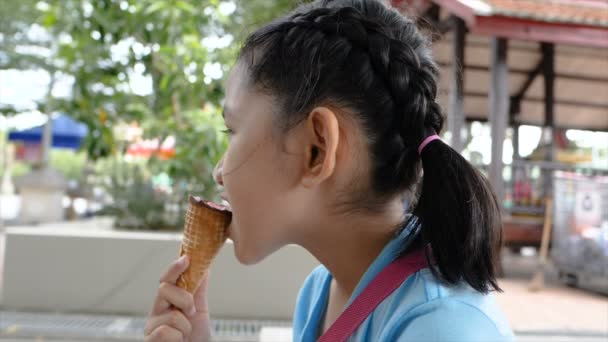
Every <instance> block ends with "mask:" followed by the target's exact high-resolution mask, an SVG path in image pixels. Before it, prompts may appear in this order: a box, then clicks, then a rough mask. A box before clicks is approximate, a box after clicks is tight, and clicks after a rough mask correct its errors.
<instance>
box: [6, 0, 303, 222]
mask: <svg viewBox="0 0 608 342" xmlns="http://www.w3.org/2000/svg"><path fill="white" fill-rule="evenodd" d="M231 4H235V5H236V6H233V7H234V8H233V9H234V11H233V12H232V13H230V11H229V10H228V9H230V7H231ZM294 5H295V1H293V0H277V1H267V0H238V1H234V2H231V1H219V0H62V1H32V0H20V1H0V32H3V33H4V35H3V37H2V38H1V39H0V70H1V69H10V68H16V69H23V70H26V69H43V70H46V71H47V72H48V73H49V74H50V75H51V76H52V77H53V78H62V77H65V78H68V79H69V78H71V79H73V81H74V82H73V87H72V94H71V96H70V97H68V98H56V97H53V96H52V93H50V92H49V94H50V95H49V96H48V97H47V98H46V99H44V101H42V102H41V103H40V104H39V108H38V109H39V110H40V111H42V112H46V113H50V112H53V111H61V112H64V113H68V114H69V115H70V116H72V117H74V118H75V119H77V120H80V121H82V122H84V123H85V124H86V125H87V126H88V128H89V132H90V134H89V136H88V137H87V138H86V139H85V140H84V146H83V152H84V153H86V156H87V158H88V159H89V160H91V161H97V160H98V161H103V160H104V159H113V158H114V156H117V155H122V154H123V153H124V151H125V149H126V148H127V146H128V144H127V143H126V142H125V141H124V140H123V138H122V137H120V136H117V135H116V134H115V131H114V127H116V126H117V125H118V124H124V123H130V122H133V121H136V122H138V123H139V125H140V126H141V127H142V128H143V129H144V134H145V136H144V138H159V139H160V141H163V140H164V139H165V137H167V136H170V135H172V136H174V137H175V138H176V154H175V157H174V158H172V159H170V160H159V159H156V158H151V159H150V161H149V163H148V164H147V165H145V166H141V167H139V168H140V169H141V170H148V171H149V172H150V173H151V174H152V175H157V174H161V173H162V174H167V175H168V176H169V177H170V178H171V180H172V191H171V196H172V197H173V198H174V199H175V200H176V201H177V200H180V199H183V198H185V196H186V195H187V194H188V193H195V194H197V195H202V196H204V197H206V198H209V199H215V200H217V197H215V196H216V189H215V185H214V182H213V179H212V170H213V166H214V165H215V163H216V162H217V160H218V159H219V158H220V156H221V154H222V152H223V150H224V148H225V145H226V139H225V137H224V136H222V135H218V134H217V132H218V131H219V130H221V129H222V127H223V123H222V120H221V116H220V108H221V101H222V99H223V96H224V90H223V82H224V80H225V78H226V76H227V73H228V71H229V69H230V67H231V66H232V64H233V63H234V59H235V57H236V54H237V52H238V49H239V47H240V45H241V42H242V39H243V38H244V37H245V35H246V34H247V33H248V32H249V31H251V30H253V29H254V28H255V27H257V26H259V25H261V24H263V23H265V22H268V21H270V20H271V19H272V18H274V17H277V16H279V15H281V14H283V13H285V12H287V11H288V10H289V9H291V8H292V7H293V6H294ZM32 27H36V28H38V31H44V32H46V35H47V36H48V37H47V38H48V39H47V38H44V37H43V38H42V39H39V38H40V37H38V38H36V37H32V36H31V35H28V34H27V33H28V31H30V30H31V28H32ZM213 41H219V42H223V45H222V44H220V46H212V45H211V44H210V43H209V42H213ZM25 45H27V46H31V47H34V49H29V50H28V49H17V47H23V46H25ZM36 49H38V50H36ZM41 49H42V50H43V51H44V54H40V53H36V52H35V51H38V52H40V51H41ZM32 51H34V52H32ZM0 112H2V113H5V114H8V113H15V112H18V111H16V110H15V109H14V108H8V107H7V108H5V107H2V108H0ZM56 158H59V157H57V156H56V157H55V159H56ZM61 158H63V157H61ZM61 158H60V159H61ZM56 162H57V161H55V163H56ZM62 163H63V164H66V163H68V161H67V159H65V158H63V159H62V161H61V162H59V164H62ZM78 167H79V166H78V165H76V164H73V165H70V166H67V164H66V168H67V169H66V170H65V172H67V173H68V174H69V175H71V176H76V174H77V171H76V170H77V169H78ZM125 167H126V166H125ZM127 168H128V167H127ZM125 172H126V171H125ZM138 172H140V171H134V170H131V171H129V172H126V173H125V174H124V175H123V176H125V175H126V176H129V177H134V178H136V179H137V181H126V180H125V181H118V179H119V178H120V177H119V178H117V180H116V181H114V182H110V183H108V184H107V187H108V188H109V189H111V190H110V191H111V192H112V193H113V195H114V196H119V197H120V199H117V200H116V203H117V207H116V208H115V212H116V213H117V215H119V216H120V217H131V216H132V215H131V214H127V212H129V211H133V213H136V215H135V217H138V218H139V219H140V220H141V222H143V223H141V222H140V221H137V222H139V223H133V224H134V226H136V227H140V226H141V224H146V225H154V223H153V221H154V220H158V221H157V222H158V223H157V224H158V225H160V226H166V225H171V224H178V223H176V222H177V221H171V220H169V221H167V220H165V219H164V218H162V215H161V217H156V216H154V215H157V214H158V215H160V214H159V213H160V212H162V210H161V208H160V207H159V203H162V201H164V200H165V199H164V198H162V196H160V195H158V194H154V195H152V194H151V193H149V191H152V190H151V189H149V188H148V186H149V185H150V184H151V183H150V180H149V177H144V176H143V175H139V174H138ZM142 172H143V171H142ZM126 176H125V177H126ZM150 177H151V176H150ZM131 187H134V189H131ZM135 194H137V195H135ZM148 195H150V196H148ZM159 196H160V197H159ZM115 199H116V197H115ZM127 199H128V200H127ZM125 201H126V202H125ZM130 201H135V202H137V203H130ZM146 201H147V202H146ZM156 201H159V203H157V202H156ZM127 202H129V203H127ZM144 203H145V205H144ZM146 208H147V211H146ZM165 211H166V210H165ZM123 221H125V222H136V220H132V219H126V220H123Z"/></svg>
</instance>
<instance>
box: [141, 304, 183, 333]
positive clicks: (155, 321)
mask: <svg viewBox="0 0 608 342" xmlns="http://www.w3.org/2000/svg"><path fill="white" fill-rule="evenodd" d="M162 326H169V327H172V328H174V329H177V330H178V331H179V332H181V335H182V336H183V337H187V336H190V333H192V325H191V324H190V321H189V320H188V319H187V318H186V316H184V314H183V313H182V312H180V311H179V310H170V311H167V312H165V313H163V314H162V315H160V316H153V317H150V318H149V319H148V321H147V322H146V327H145V328H144V336H148V335H152V334H153V332H154V331H155V330H156V329H157V328H158V327H162Z"/></svg>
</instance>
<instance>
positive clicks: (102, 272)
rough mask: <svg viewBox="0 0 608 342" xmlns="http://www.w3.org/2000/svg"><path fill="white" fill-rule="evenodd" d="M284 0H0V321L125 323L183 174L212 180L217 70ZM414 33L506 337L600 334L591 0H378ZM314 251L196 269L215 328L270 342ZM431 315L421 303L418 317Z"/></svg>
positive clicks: (3, 336) (602, 71)
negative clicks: (469, 191)
mask: <svg viewBox="0 0 608 342" xmlns="http://www.w3.org/2000/svg"><path fill="white" fill-rule="evenodd" d="M297 3H298V2H297V1H295V0H280V1H276V0H275V1H268V0H247V1H245V0H240V1H238V0H228V1H219V0H200V1H195V0H139V1H135V0H62V1H34V0H2V1H0V114H1V115H0V164H1V166H2V167H1V177H0V222H1V224H0V341H12V340H18V341H24V340H25V341H27V340H32V341H100V340H110V341H138V340H143V332H142V331H143V326H144V324H145V316H146V314H147V311H148V310H149V309H150V306H151V303H152V300H153V297H154V294H155V292H156V287H157V283H158V280H157V279H158V277H159V276H160V274H161V273H162V272H163V271H164V269H166V267H167V266H168V265H169V263H170V262H171V261H172V260H174V259H175V258H176V257H177V254H178V247H179V242H180V240H181V230H182V223H183V216H184V210H185V206H184V205H185V204H186V201H185V200H184V199H185V196H187V195H188V194H190V193H193V194H197V195H200V196H203V197H205V198H209V199H213V200H219V199H218V197H217V188H216V186H215V185H214V182H213V180H212V177H211V172H212V169H213V166H214V165H215V163H216V162H217V161H218V159H219V158H220V156H221V154H222V152H223V150H224V148H225V147H226V137H225V136H224V134H223V133H221V130H222V129H223V123H222V119H221V104H222V99H223V95H224V88H223V82H224V81H225V78H226V75H227V73H228V71H229V70H230V68H231V66H232V64H233V63H234V60H235V57H236V54H237V52H238V49H239V47H240V44H241V43H242V41H243V39H244V38H245V37H246V35H247V34H248V33H249V32H251V31H252V30H254V29H255V28H257V27H259V26H260V25H262V24H264V23H266V22H268V21H270V20H271V19H272V18H274V17H276V16H279V15H282V14H284V13H287V12H288V11H289V10H290V9H292V8H293V7H294V6H296V5H297ZM385 3H386V4H387V5H389V6H393V7H395V8H396V9H397V10H399V11H401V12H402V13H404V14H407V15H410V16H413V17H415V18H417V19H416V20H417V21H418V24H419V25H420V27H421V28H422V29H423V30H425V31H427V32H428V34H429V35H430V36H431V37H432V40H433V44H434V45H433V51H434V54H435V58H436V61H437V63H438V64H439V65H440V67H441V79H440V103H441V104H442V106H443V107H444V110H445V113H446V117H447V120H446V122H447V130H446V131H445V133H444V134H443V135H444V136H443V138H444V139H445V140H446V141H448V142H449V143H450V144H451V146H453V147H454V148H455V149H457V150H459V151H461V152H462V154H463V155H464V156H465V157H467V158H468V159H469V160H470V161H471V162H472V163H473V164H474V165H476V166H477V167H479V169H480V170H481V171H482V172H484V173H485V174H486V175H487V176H488V177H489V179H490V181H491V183H492V185H493V186H494V188H495V190H496V193H497V195H498V197H499V199H500V203H501V205H502V209H503V231H504V248H503V253H502V259H501V266H502V272H501V278H500V281H499V284H500V286H501V287H502V288H503V289H504V292H503V293H499V294H497V297H498V300H499V302H500V304H501V305H502V307H503V309H504V311H505V312H506V314H507V316H508V318H509V320H510V322H511V324H512V327H513V329H514V330H515V333H516V335H517V336H518V339H519V340H521V341H607V340H608V3H607V2H606V1H604V0H580V1H575V0H519V1H517V0H475V1H473V0H441V1H439V0H438V1H430V0H401V1H399V0H393V1H385ZM316 265H317V262H316V260H314V259H313V258H312V257H311V256H309V255H308V254H307V253H306V252H305V251H303V250H302V249H300V248H298V247H296V246H287V247H285V248H283V249H282V250H280V251H279V252H277V253H276V254H274V255H272V256H271V257H269V258H268V259H267V260H265V261H263V262H262V263H260V264H258V265H255V266H251V267H244V266H241V265H239V264H238V262H236V260H235V258H234V257H233V255H232V247H231V246H230V242H229V243H228V244H227V245H226V246H225V247H224V249H223V250H222V251H221V252H220V255H219V256H218V258H217V260H216V261H215V263H214V266H213V270H212V274H213V276H212V281H211V285H210V286H211V287H210V306H211V312H212V316H213V317H212V318H213V329H214V334H215V336H216V337H217V340H218V341H290V338H291V328H290V319H291V315H292V311H293V306H294V303H295V296H296V294H297V291H298V289H299V286H300V284H301V283H302V281H303V280H304V278H305V277H306V275H307V274H308V273H309V272H310V271H311V270H312V269H313V268H314V267H315V266H316ZM438 324H440V323H438Z"/></svg>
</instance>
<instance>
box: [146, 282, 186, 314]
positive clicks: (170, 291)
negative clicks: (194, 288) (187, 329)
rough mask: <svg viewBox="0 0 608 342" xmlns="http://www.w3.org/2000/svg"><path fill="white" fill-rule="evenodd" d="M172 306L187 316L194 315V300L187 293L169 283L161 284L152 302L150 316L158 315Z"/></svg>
mask: <svg viewBox="0 0 608 342" xmlns="http://www.w3.org/2000/svg"><path fill="white" fill-rule="evenodd" d="M172 306H173V307H176V308H178V309H180V310H181V311H182V312H184V314H186V315H188V316H192V315H193V314H194V313H196V308H195V306H194V298H193V297H192V295H191V294H190V293H189V292H188V291H186V290H184V289H182V288H181V287H177V286H176V285H173V284H170V283H161V284H160V286H159V287H158V294H157V296H156V299H155V300H154V306H153V307H152V313H151V316H154V315H158V314H160V313H162V312H164V311H166V310H168V309H169V308H171V307H172Z"/></svg>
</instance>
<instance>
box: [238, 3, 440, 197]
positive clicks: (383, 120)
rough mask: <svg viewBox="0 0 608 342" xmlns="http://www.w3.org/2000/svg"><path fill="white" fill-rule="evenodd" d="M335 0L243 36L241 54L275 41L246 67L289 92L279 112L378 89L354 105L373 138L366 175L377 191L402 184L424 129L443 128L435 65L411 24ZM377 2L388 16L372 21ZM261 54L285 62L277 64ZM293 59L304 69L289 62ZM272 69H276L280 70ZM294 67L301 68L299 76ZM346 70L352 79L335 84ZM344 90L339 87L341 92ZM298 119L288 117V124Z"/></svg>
mask: <svg viewBox="0 0 608 342" xmlns="http://www.w3.org/2000/svg"><path fill="white" fill-rule="evenodd" d="M337 3H338V2H335V1H334V2H332V1H321V2H318V3H317V6H318V7H314V6H308V7H304V8H303V10H301V11H296V12H295V13H293V14H292V15H290V16H288V17H286V18H283V19H281V20H279V21H277V22H274V23H272V24H271V25H269V26H267V27H266V28H263V29H262V30H260V31H258V32H256V33H254V34H253V35H252V36H250V37H249V39H248V41H247V42H246V44H245V47H244V49H243V51H242V52H241V53H242V54H243V53H246V52H247V51H251V50H253V49H254V47H256V46H266V45H268V43H269V41H271V40H272V37H273V36H274V37H276V39H275V45H274V46H272V47H270V46H267V47H266V48H265V49H264V50H265V51H266V52H265V54H264V56H263V57H262V58H263V59H264V60H263V61H259V62H258V63H254V65H252V67H251V73H252V75H253V78H254V79H257V80H262V82H263V81H268V80H272V79H274V80H275V83H276V84H269V85H267V88H269V89H273V90H278V91H284V92H285V93H287V94H289V97H288V98H289V102H287V101H286V102H284V103H283V107H284V110H285V111H286V112H291V113H302V112H306V111H307V110H308V109H311V108H310V107H311V106H312V105H315V104H317V103H319V102H321V101H323V100H328V99H331V100H338V101H340V100H347V101H346V102H352V101H353V98H354V99H355V100H354V101H355V102H363V101H364V100H363V99H360V98H363V97H369V95H368V94H371V93H377V94H378V95H379V96H376V99H371V100H376V102H375V103H371V105H370V103H355V104H354V106H353V107H355V108H362V110H360V112H363V115H361V118H362V119H363V121H364V123H365V126H369V127H373V129H370V130H369V131H370V133H371V134H370V136H371V138H372V139H371V140H372V141H374V142H375V143H374V144H372V146H371V151H372V153H373V155H374V159H376V160H377V163H375V165H374V170H373V175H372V178H373V179H372V180H373V181H374V183H375V186H374V187H375V188H376V189H377V191H378V192H379V193H388V192H394V191H395V190H404V189H405V188H408V187H410V186H411V185H412V184H413V183H415V180H416V178H417V176H418V170H419V166H418V164H419V155H418V152H417V146H418V145H419V144H420V142H421V141H422V140H423V139H424V137H425V132H426V131H427V130H428V129H429V128H430V129H433V130H435V131H436V132H439V131H440V130H441V127H442V123H443V118H442V116H441V109H440V107H439V105H438V104H437V103H436V101H435V97H436V95H437V83H436V78H437V74H438V69H437V67H436V65H435V64H434V62H433V61H432V59H431V58H430V54H429V53H428V46H427V45H428V44H427V41H426V39H425V38H424V37H423V36H422V34H420V33H419V32H418V29H417V28H416V26H415V24H414V22H412V21H410V20H407V19H405V18H403V17H402V16H401V15H400V14H398V13H396V12H393V11H390V10H387V9H386V8H384V7H383V5H381V4H379V3H377V2H375V1H360V2H358V1H352V3H353V4H355V5H356V4H363V5H361V6H362V7H357V6H349V5H350V4H349V5H344V4H342V6H340V5H339V4H337ZM347 3H348V2H347ZM374 6H381V7H378V8H377V7H374ZM380 8H381V9H382V10H383V11H384V13H389V14H390V15H391V16H390V17H389V18H388V19H389V20H388V22H387V20H375V19H377V18H375V17H374V16H375V15H376V16H377V15H378V14H377V13H376V14H374V13H375V12H377V11H379V10H380ZM330 59H333V63H331V64H332V65H331V67H330V65H329V63H328V60H330ZM265 60H267V61H269V60H281V61H284V62H282V63H279V64H280V65H276V64H271V63H268V62H267V61H265ZM295 60H299V63H300V64H302V63H304V65H305V66H306V68H304V66H302V65H295V63H292V61H295ZM277 67H282V68H283V70H282V71H280V75H277V71H276V70H277ZM304 69H305V70H304ZM298 70H303V72H302V74H301V75H298ZM345 74H348V75H349V76H350V77H351V79H350V81H352V82H350V84H343V85H341V83H340V82H341V79H343V78H344V75H345ZM287 77H295V78H299V79H300V80H301V82H300V83H299V84H297V85H295V86H294V85H292V84H289V82H287V81H286V80H285V78H287ZM328 84H333V85H335V88H336V89H337V88H338V87H342V88H346V89H348V90H351V89H349V88H353V87H357V88H358V89H352V93H353V94H357V95H355V96H352V95H349V96H348V98H347V97H346V96H343V95H342V94H340V90H335V89H330V87H329V86H328ZM346 89H342V92H348V90H346ZM380 91H383V92H384V93H383V94H380ZM286 98H287V97H286ZM358 98H359V100H357V99H358ZM365 100H366V101H368V102H369V100H370V99H369V98H367V99H365ZM366 105H367V106H366ZM301 119H303V118H302V117H299V119H293V120H292V121H290V122H289V123H288V124H287V126H293V125H295V124H296V123H297V122H299V120H301ZM381 178H382V179H381ZM387 178H388V179H391V181H389V182H387V181H386V179H387Z"/></svg>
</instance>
